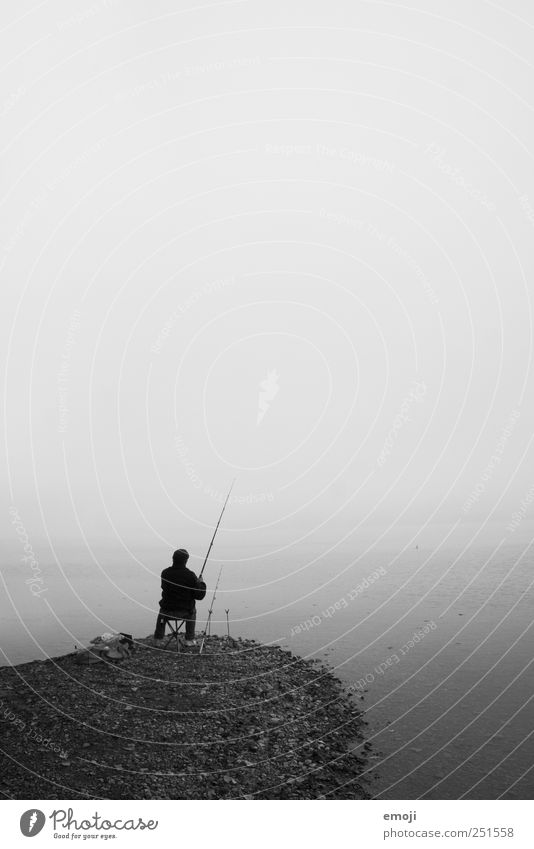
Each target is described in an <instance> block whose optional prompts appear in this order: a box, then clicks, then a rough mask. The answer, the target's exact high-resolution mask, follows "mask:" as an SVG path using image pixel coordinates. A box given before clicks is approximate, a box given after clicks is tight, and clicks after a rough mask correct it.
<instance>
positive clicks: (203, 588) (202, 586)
mask: <svg viewBox="0 0 534 849" xmlns="http://www.w3.org/2000/svg"><path fill="white" fill-rule="evenodd" d="M234 484H235V478H234V479H233V481H232V483H231V485H230V489H229V490H228V495H227V496H226V498H225V501H224V504H223V508H222V510H221V515H220V516H219V520H218V522H217V524H216V525H215V530H214V531H213V536H212V538H211V542H210V544H209V547H208V550H207V552H206V556H205V558H204V563H203V564H202V569H201V570H200V575H199V576H198V580H197V583H198V589H199V590H200V591H201V592H202V591H203V592H204V595H205V594H206V583H205V581H203V580H202V575H203V574H204V569H205V568H206V564H207V562H208V558H209V556H210V552H211V549H212V548H213V543H214V542H215V537H216V536H217V531H218V530H219V525H220V524H221V519H222V517H223V515H224V511H225V510H226V505H227V504H228V501H229V499H230V494H231V492H232V489H233V488H234ZM221 572H222V566H221V568H220V570H219V575H218V578H217V583H216V585H215V592H214V593H213V597H212V599H211V605H210V609H209V611H208V621H207V622H206V629H205V631H204V637H203V639H202V643H201V646H200V653H202V650H203V648H204V641H205V639H206V634H207V630H208V628H209V627H210V626H211V615H212V613H213V603H214V601H215V597H216V594H217V588H218V586H219V581H220V580H221ZM203 597H204V596H202V598H203Z"/></svg>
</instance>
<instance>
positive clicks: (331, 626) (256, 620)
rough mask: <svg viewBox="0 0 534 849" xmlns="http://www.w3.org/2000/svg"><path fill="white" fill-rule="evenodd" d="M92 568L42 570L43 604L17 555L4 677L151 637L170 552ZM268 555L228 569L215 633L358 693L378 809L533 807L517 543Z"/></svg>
mask: <svg viewBox="0 0 534 849" xmlns="http://www.w3.org/2000/svg"><path fill="white" fill-rule="evenodd" d="M95 554H96V561H97V562H94V561H92V560H91V558H90V557H89V556H86V558H85V559H82V557H81V556H80V554H79V553H78V554H76V552H75V551H74V550H73V551H71V552H65V551H64V552H63V553H62V555H61V557H60V561H61V562H60V564H58V563H56V562H54V559H53V558H52V557H50V558H46V559H45V558H43V559H42V560H41V561H40V566H41V570H42V577H43V584H42V587H43V588H44V587H46V592H44V593H43V594H42V595H41V596H38V597H34V596H32V594H31V592H30V591H29V587H28V585H27V584H26V583H25V582H24V580H25V578H26V577H29V576H30V574H31V573H30V572H29V570H28V569H27V567H26V566H24V565H23V564H21V563H20V552H18V553H17V552H16V550H14V553H13V555H9V557H8V561H7V564H6V565H5V567H4V569H3V578H4V583H5V587H6V589H7V593H6V595H5V596H4V601H3V602H2V614H3V615H2V625H1V648H2V655H1V659H2V662H3V663H11V664H14V663H20V662H24V661H27V660H31V659H35V658H42V657H46V656H49V655H58V654H61V653H63V652H66V651H71V650H72V649H73V648H74V646H80V645H83V644H84V643H85V642H86V641H87V640H89V639H91V638H92V637H94V636H96V635H97V634H99V633H102V632H104V631H107V630H122V631H127V632H132V633H134V634H135V635H137V636H144V635H146V634H148V633H151V632H152V630H153V626H154V618H155V615H154V610H155V609H156V608H155V605H157V600H158V598H159V592H158V588H159V580H158V578H159V572H160V571H161V569H162V568H164V567H165V566H166V565H167V556H166V554H162V551H161V550H160V551H153V552H150V551H142V552H139V551H138V552H136V558H137V560H138V561H140V562H137V561H136V559H135V558H133V559H130V560H129V559H126V558H125V557H124V555H123V556H122V557H121V556H120V555H119V554H118V553H117V552H113V551H111V550H110V551H102V550H100V551H97V552H95ZM263 555H264V552H262V550H261V549H260V548H258V549H257V550H256V551H255V552H252V553H251V559H249V560H247V559H245V558H244V557H243V555H236V559H235V560H234V561H232V562H226V563H225V567H224V571H223V579H222V582H221V590H220V593H219V595H218V598H217V601H216V604H215V626H214V630H215V631H216V632H218V633H225V630H226V624H225V614H224V610H225V608H229V610H230V619H231V630H232V633H233V634H234V635H242V636H250V637H255V638H257V639H260V640H263V641H273V642H279V643H281V644H285V645H286V646H288V647H290V648H291V649H292V650H293V651H294V652H296V653H299V654H303V655H306V656H312V657H318V658H321V659H322V660H326V661H327V662H328V664H329V665H330V666H331V668H334V669H335V670H336V672H337V674H338V675H339V676H340V677H341V678H342V679H343V680H344V681H345V682H346V683H347V684H348V685H351V686H353V687H354V690H355V693H356V698H357V699H358V700H359V699H360V695H364V699H363V700H362V701H360V702H359V703H360V704H361V705H362V706H364V707H365V709H366V712H367V717H366V718H367V721H368V723H369V726H368V735H369V739H371V741H372V743H373V748H374V752H373V758H372V760H371V762H370V763H371V770H370V776H372V778H373V781H372V785H371V786H372V788H373V792H374V793H375V795H377V796H381V797H382V798H400V799H402V798H408V799H409V798H419V797H427V798H458V797H462V796H465V797H466V798H496V797H498V796H500V795H504V796H505V797H506V798H531V796H532V790H533V787H534V769H532V766H533V764H534V735H533V730H534V710H533V704H532V699H533V695H534V664H533V651H532V646H533V639H532V609H533V599H534V591H533V589H532V588H531V586H530V585H531V582H532V579H533V568H532V564H533V558H532V555H531V553H530V551H529V550H528V548H527V547H526V546H525V545H524V544H522V545H519V544H517V543H516V541H515V540H514V541H511V540H508V539H507V540H505V541H504V544H502V545H500V546H499V545H498V544H494V545H487V546H485V547H479V548H477V550H476V552H473V551H472V550H471V549H469V550H467V551H465V552H463V553H462V547H461V546H459V545H457V546H456V547H453V546H449V547H448V548H447V547H446V546H442V547H441V548H439V549H436V548H435V547H432V548H431V547H428V546H425V545H420V546H419V548H417V549H416V548H415V547H414V546H411V547H410V549H409V550H406V551H401V552H399V550H398V549H390V550H387V549H383V550H380V551H377V550H369V551H366V552H365V553H364V554H363V555H360V556H359V557H356V558H355V557H354V556H353V555H351V553H350V552H349V551H339V550H338V551H337V552H336V554H335V555H329V556H328V557H324V558H322V559H320V560H318V561H317V562H315V563H313V564H312V565H311V566H310V565H309V563H310V561H311V560H312V559H313V558H312V557H311V556H310V555H311V552H309V551H308V552H306V551H302V550H300V551H299V556H298V558H297V557H295V556H294V555H293V556H289V555H288V554H287V553H284V554H283V555H282V554H280V555H276V554H273V553H272V547H271V548H270V553H269V554H268V556H263ZM288 563H291V564H292V565H291V567H290V568H288V565H287V564H288ZM194 565H195V564H193V567H194ZM217 566H218V564H217V561H214V562H213V563H212V564H211V565H210V567H209V570H208V573H207V579H208V583H209V582H210V581H211V583H213V580H214V577H215V575H216V572H217ZM373 572H375V573H377V574H378V577H377V578H376V579H375V580H372V581H369V586H368V587H360V588H359V585H360V584H361V582H362V581H363V580H364V579H365V578H368V577H369V576H372V574H373ZM23 579H24V580H23ZM208 599H209V596H208ZM208 599H207V600H208ZM207 600H206V601H205V602H203V603H202V604H201V605H200V606H199V607H200V617H199V619H200V623H201V624H202V621H203V616H204V615H205V612H206V611H207V607H208V604H207ZM336 605H337V608H336ZM414 635H416V637H415V638H414ZM364 687H365V692H363V688H364ZM529 770H530V771H529Z"/></svg>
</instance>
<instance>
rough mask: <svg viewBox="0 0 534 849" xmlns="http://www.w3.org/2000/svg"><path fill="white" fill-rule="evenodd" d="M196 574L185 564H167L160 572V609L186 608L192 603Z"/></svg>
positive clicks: (193, 600)
mask: <svg viewBox="0 0 534 849" xmlns="http://www.w3.org/2000/svg"><path fill="white" fill-rule="evenodd" d="M196 587H197V576H196V575H195V573H194V572H192V571H191V569H188V568H187V566H184V565H178V566H175V565H173V566H169V567H168V569H164V570H163V572H162V573H161V590H162V596H161V601H160V603H159V604H160V607H161V609H162V610H182V609H183V610H188V609H189V608H190V607H192V606H193V605H194V602H195V597H196V596H195V595H194V594H193V590H195V589H196Z"/></svg>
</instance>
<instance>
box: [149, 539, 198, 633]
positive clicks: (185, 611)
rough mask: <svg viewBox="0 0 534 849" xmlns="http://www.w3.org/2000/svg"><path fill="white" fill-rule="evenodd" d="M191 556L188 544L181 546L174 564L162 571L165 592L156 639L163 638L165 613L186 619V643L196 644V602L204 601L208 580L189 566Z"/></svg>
mask: <svg viewBox="0 0 534 849" xmlns="http://www.w3.org/2000/svg"><path fill="white" fill-rule="evenodd" d="M188 560H189V554H188V552H187V551H186V550H185V548H179V549H178V550H177V551H175V552H174V554H173V556H172V566H169V567H168V568H167V569H164V570H163V572H162V573H161V590H162V596H161V600H160V603H159V609H160V613H159V615H158V618H157V621H156V630H155V632H154V639H156V640H161V639H162V638H163V636H164V635H165V615H167V616H172V617H176V619H185V644H186V646H194V645H196V641H195V623H196V618H197V611H196V604H195V602H196V601H202V599H203V598H204V596H205V595H206V584H205V583H204V581H201V580H200V579H199V578H197V576H196V575H195V573H194V572H192V571H191V569H188V568H187V566H186V563H187V561H188Z"/></svg>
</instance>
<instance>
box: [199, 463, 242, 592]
mask: <svg viewBox="0 0 534 849" xmlns="http://www.w3.org/2000/svg"><path fill="white" fill-rule="evenodd" d="M235 480H236V479H235V478H234V479H233V481H232V485H231V486H230V489H229V490H228V495H227V496H226V501H225V502H224V504H223V509H222V510H221V515H220V516H219V521H218V522H217V525H216V526H215V530H214V531H213V536H212V538H211V542H210V547H209V548H208V551H207V553H206V557H205V558H204V563H203V564H202V569H201V570H200V575H199V576H198V579H199V580H200V579H201V578H202V575H203V573H204V569H205V568H206V563H207V562H208V557H209V556H210V551H211V549H212V546H213V543H214V541H215V537H216V535H217V531H218V530H219V525H220V524H221V519H222V517H223V513H224V511H225V510H226V505H227V504H228V499H229V498H230V493H231V492H232V489H233V488H234V484H235Z"/></svg>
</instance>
